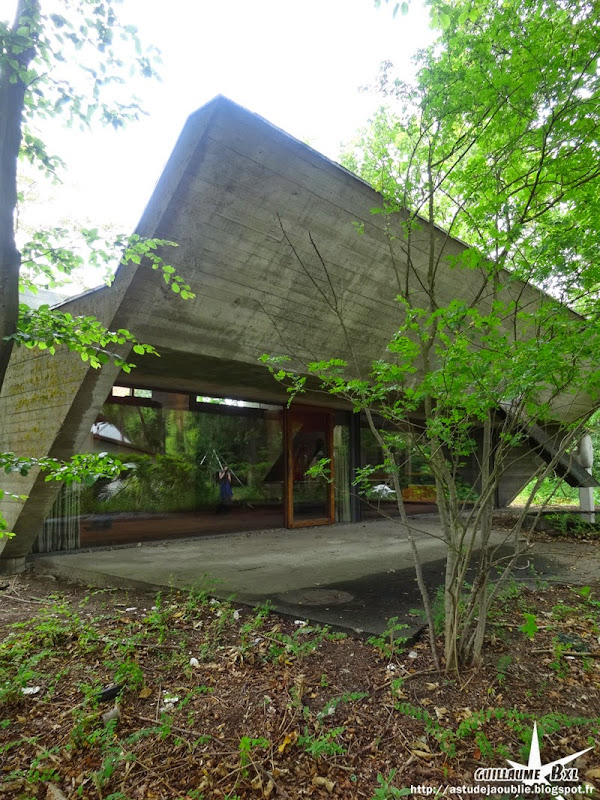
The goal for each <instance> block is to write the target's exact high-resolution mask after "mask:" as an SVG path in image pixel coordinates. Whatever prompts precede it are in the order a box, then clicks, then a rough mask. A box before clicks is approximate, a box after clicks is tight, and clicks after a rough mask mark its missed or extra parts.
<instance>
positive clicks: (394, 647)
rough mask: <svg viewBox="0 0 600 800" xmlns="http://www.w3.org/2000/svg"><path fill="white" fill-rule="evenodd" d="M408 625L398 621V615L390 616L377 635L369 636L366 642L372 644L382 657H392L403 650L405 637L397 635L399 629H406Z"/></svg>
mask: <svg viewBox="0 0 600 800" xmlns="http://www.w3.org/2000/svg"><path fill="white" fill-rule="evenodd" d="M406 628H408V625H405V624H404V623H402V622H398V617H390V618H389V619H388V621H387V624H386V626H385V630H383V631H382V632H381V633H380V634H379V636H370V637H369V638H368V639H367V642H368V644H370V645H372V646H373V647H374V648H375V649H376V650H377V651H378V652H379V653H380V654H381V655H382V656H383V657H384V658H389V659H392V658H393V657H394V656H398V655H400V653H402V652H403V650H404V648H403V645H404V644H406V641H407V639H406V638H405V637H401V636H398V632H399V631H403V630H406Z"/></svg>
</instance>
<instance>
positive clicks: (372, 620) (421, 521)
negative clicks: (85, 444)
mask: <svg viewBox="0 0 600 800" xmlns="http://www.w3.org/2000/svg"><path fill="white" fill-rule="evenodd" d="M412 522H413V524H414V526H415V531H414V532H415V537H416V539H417V541H418V547H419V550H420V553H421V559H422V562H423V564H424V574H425V579H426V582H427V584H428V586H429V589H430V590H431V591H433V592H435V589H436V588H437V587H438V586H440V585H441V584H442V582H443V575H444V546H443V543H442V542H441V541H440V538H439V536H440V530H439V526H438V524H437V520H436V517H435V516H434V515H431V516H429V517H427V518H424V517H420V518H418V519H413V520H412ZM398 531H399V526H398V525H397V524H395V523H394V522H393V521H387V520H377V521H369V522H364V523H360V524H347V525H336V526H334V527H329V526H326V527H318V528H303V529H299V530H285V529H277V530H270V531H255V532H252V533H239V534H229V535H225V536H215V537H211V538H208V537H204V538H201V539H187V540H180V541H172V540H171V541H168V542H158V543H156V542H155V543H151V544H143V545H138V546H135V545H134V546H131V547H119V548H112V549H109V548H107V549H104V550H92V551H88V552H78V553H71V554H61V555H45V554H44V555H39V556H35V557H32V559H31V563H32V565H33V567H34V569H35V570H37V571H41V572H49V573H51V574H57V575H61V576H63V577H66V578H71V579H73V580H78V581H82V582H84V583H88V584H91V585H94V586H104V587H105V586H125V587H126V586H146V587H147V586H152V587H156V588H157V589H159V588H160V589H163V588H165V587H175V588H187V587H190V586H192V585H194V584H196V585H197V584H199V583H202V584H203V585H204V586H205V587H208V588H209V589H210V590H211V594H213V595H214V596H215V597H220V598H229V597H232V596H233V597H234V599H235V601H237V602H240V603H241V604H244V605H250V606H255V605H258V604H260V603H263V602H264V601H265V600H270V601H271V602H272V603H273V605H274V607H275V608H276V609H277V610H278V611H280V612H282V613H285V614H288V615H291V616H293V617H294V618H298V619H309V620H311V621H313V622H319V623H322V624H328V625H332V626H335V627H336V628H342V629H348V630H352V631H356V632H364V633H366V634H372V633H380V632H381V631H382V630H384V628H385V626H386V622H387V620H388V619H389V618H390V617H393V616H397V617H398V618H399V621H400V622H402V623H404V624H406V625H407V626H408V627H407V631H406V633H407V635H414V634H415V633H416V632H417V631H418V630H419V629H420V627H421V626H422V624H423V621H422V617H421V616H419V613H418V609H419V607H420V606H421V600H420V595H419V591H418V587H417V585H416V581H415V578H414V569H413V563H412V557H411V555H410V550H409V546H408V544H407V542H406V541H405V540H404V539H403V537H401V536H400V535H399V532H398ZM505 538H506V534H505V533H501V532H497V533H495V534H494V544H501V543H502V542H503V541H504V540H505ZM532 568H533V569H532ZM535 576H537V577H538V578H541V579H544V580H549V579H560V580H564V581H565V582H572V583H593V582H595V581H598V580H599V578H600V548H598V547H596V546H595V545H585V544H579V543H565V542H556V543H554V542H552V543H549V544H546V543H537V544H536V545H535V546H534V548H533V549H532V551H531V552H530V553H528V554H527V555H526V556H524V557H523V558H522V559H520V563H519V564H518V565H517V568H516V570H515V577H516V578H517V579H518V580H527V581H532V580H535Z"/></svg>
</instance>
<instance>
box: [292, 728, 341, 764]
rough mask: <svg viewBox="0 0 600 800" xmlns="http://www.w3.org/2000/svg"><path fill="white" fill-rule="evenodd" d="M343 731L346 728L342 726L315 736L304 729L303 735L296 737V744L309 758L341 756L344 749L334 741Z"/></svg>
mask: <svg viewBox="0 0 600 800" xmlns="http://www.w3.org/2000/svg"><path fill="white" fill-rule="evenodd" d="M345 730H346V728H345V727H344V726H340V727H338V728H332V729H331V730H330V731H326V732H325V733H322V734H320V735H319V736H316V735H314V734H311V733H309V731H308V728H305V729H304V734H302V735H300V736H299V737H298V744H299V746H300V747H302V748H303V749H304V750H305V751H306V752H307V753H308V754H309V755H310V756H312V757H313V758H316V759H319V758H322V756H339V755H343V753H345V752H346V749H345V748H344V747H342V745H340V744H339V743H338V742H336V739H337V738H338V736H341V735H342V733H344V731H345Z"/></svg>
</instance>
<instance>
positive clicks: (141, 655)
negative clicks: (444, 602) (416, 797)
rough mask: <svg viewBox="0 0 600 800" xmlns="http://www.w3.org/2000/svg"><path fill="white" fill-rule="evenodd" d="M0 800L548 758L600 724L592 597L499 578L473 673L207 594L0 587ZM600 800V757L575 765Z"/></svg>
mask: <svg viewBox="0 0 600 800" xmlns="http://www.w3.org/2000/svg"><path fill="white" fill-rule="evenodd" d="M0 629H1V631H2V639H3V643H2V645H0V765H1V766H0V769H1V772H0V798H11V800H12V799H13V798H15V799H18V800H24V799H25V798H45V797H51V798H59V800H62V798H64V797H66V798H69V800H70V799H71V798H89V799H90V800H92V799H94V800H109V799H110V800H126V799H127V800H137V799H138V798H140V799H141V798H148V799H151V798H165V800H167V799H168V800H171V799H173V800H175V799H177V798H181V800H184V799H188V798H189V800H200V798H206V799H207V800H208V799H209V798H230V800H233V798H261V797H262V798H269V797H272V798H279V797H284V798H285V797H288V798H301V797H315V798H322V797H335V798H368V799H369V800H370V799H371V798H375V797H376V798H384V799H385V798H393V797H399V796H402V794H403V792H402V791H401V789H402V788H403V787H408V788H410V786H411V785H412V786H415V785H418V784H421V785H422V784H425V785H429V786H432V787H436V788H437V787H438V786H446V785H451V786H459V785H463V784H466V785H468V786H472V785H473V782H474V781H473V775H474V772H475V770H476V769H477V768H478V767H481V766H506V758H511V759H513V760H515V761H519V762H521V763H527V754H528V752H529V744H530V740H531V732H532V726H533V722H534V721H537V725H538V732H539V734H540V740H541V748H542V759H543V762H544V763H547V762H549V761H551V760H554V759H557V758H561V757H563V756H565V755H568V754H569V753H572V752H575V751H578V750H582V749H584V748H586V747H590V746H594V745H595V743H596V740H597V737H598V732H599V731H600V697H599V695H598V691H597V686H598V683H599V681H600V643H599V636H600V587H598V588H596V587H587V588H584V589H581V588H575V589H571V588H569V587H557V586H552V587H548V586H544V587H536V588H534V587H532V586H529V587H526V586H524V585H517V584H511V585H510V586H508V587H507V589H506V591H505V593H504V596H503V598H502V600H501V602H500V604H499V605H498V607H497V609H496V611H495V613H494V615H493V617H492V619H491V622H490V626H489V636H488V642H487V644H486V648H485V659H484V663H483V664H482V665H481V666H480V667H479V668H478V669H473V670H466V671H464V672H463V673H462V674H461V675H460V676H443V675H439V674H437V673H435V672H434V671H433V670H432V664H431V659H430V656H429V651H428V647H427V644H426V642H425V639H424V638H423V641H417V642H415V643H412V644H410V645H406V646H404V647H401V646H400V645H398V644H397V643H396V642H395V640H394V639H393V637H392V636H390V637H380V638H379V640H375V641H372V642H367V641H365V640H363V639H359V638H352V637H345V636H343V635H340V634H336V633H334V632H332V631H328V630H327V629H323V628H316V627H312V626H311V625H309V624H305V623H304V622H303V621H300V620H296V621H294V620H289V619H284V618H282V617H280V616H278V615H277V614H275V613H273V612H272V611H270V610H269V609H266V608H259V609H257V610H254V611H252V610H249V609H245V608H242V607H240V606H237V605H236V604H235V600H232V601H231V602H227V603H223V602H217V601H215V600H211V599H210V597H209V595H208V594H207V593H206V592H204V591H202V590H199V589H193V590H192V591H190V592H187V593H185V592H175V591H173V592H169V593H164V594H161V595H158V596H156V595H154V594H150V593H147V592H144V591H140V590H135V591H131V590H129V591H125V590H97V589H89V588H85V587H78V586H76V585H73V584H67V583H62V582H60V581H51V580H50V579H45V578H41V577H21V578H18V579H12V580H11V581H10V582H9V583H8V584H7V585H6V586H5V587H4V589H3V591H2V592H1V593H0ZM577 766H578V767H579V774H580V776H581V779H582V782H583V783H586V782H587V783H588V784H589V785H594V784H595V785H597V786H599V787H600V746H599V747H598V749H597V750H592V751H590V752H589V753H587V754H586V755H585V756H582V757H581V758H580V759H579V760H578V761H577Z"/></svg>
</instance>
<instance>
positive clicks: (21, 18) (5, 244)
mask: <svg viewBox="0 0 600 800" xmlns="http://www.w3.org/2000/svg"><path fill="white" fill-rule="evenodd" d="M39 14H40V6H39V0H19V3H18V6H17V13H16V17H15V22H14V24H13V27H12V30H11V32H10V34H9V36H8V46H7V56H8V57H9V58H10V59H11V61H16V62H17V63H18V67H17V68H14V67H12V66H10V65H9V64H8V58H7V59H6V60H5V65H4V68H3V70H2V72H1V73H0V390H1V389H2V384H3V383H4V377H5V375H6V369H7V367H8V362H9V360H10V354H11V352H12V348H13V342H12V341H6V337H9V336H12V335H13V334H14V333H15V332H16V330H17V323H18V318H19V270H20V268H21V254H20V253H19V251H18V249H17V244H16V240H15V212H16V207H17V159H18V156H19V149H20V147H21V137H22V125H23V109H24V103H25V92H26V89H27V86H26V85H25V83H24V81H23V80H22V76H21V73H22V71H24V70H26V69H27V67H28V66H29V64H30V63H31V60H32V59H33V57H34V55H35V45H36V39H37V34H36V31H37V26H38V19H39ZM23 27H25V28H27V29H29V30H30V31H31V35H30V40H31V46H30V47H28V48H26V49H25V50H24V51H23V52H21V53H16V54H13V53H12V52H11V36H14V35H16V31H17V30H18V29H19V28H23Z"/></svg>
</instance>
